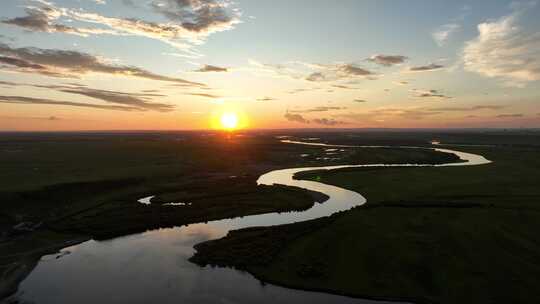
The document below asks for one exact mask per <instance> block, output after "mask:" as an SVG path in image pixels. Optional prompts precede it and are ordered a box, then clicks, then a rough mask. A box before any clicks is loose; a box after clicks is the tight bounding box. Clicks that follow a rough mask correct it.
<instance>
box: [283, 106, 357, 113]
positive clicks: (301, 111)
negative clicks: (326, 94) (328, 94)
mask: <svg viewBox="0 0 540 304" xmlns="http://www.w3.org/2000/svg"><path fill="white" fill-rule="evenodd" d="M345 109H347V108H345V107H327V106H320V107H315V108H310V109H305V110H290V111H289V112H290V113H313V112H327V111H334V110H345Z"/></svg>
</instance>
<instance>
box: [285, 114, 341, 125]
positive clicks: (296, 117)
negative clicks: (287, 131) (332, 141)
mask: <svg viewBox="0 0 540 304" xmlns="http://www.w3.org/2000/svg"><path fill="white" fill-rule="evenodd" d="M284 117H285V119H287V120H288V121H292V122H298V123H302V124H309V123H314V124H318V125H323V126H337V125H345V124H348V123H347V122H345V121H341V120H335V119H333V118H314V119H312V120H309V119H307V118H305V117H304V116H303V115H301V114H295V113H291V112H289V111H287V112H286V113H285V115H284Z"/></svg>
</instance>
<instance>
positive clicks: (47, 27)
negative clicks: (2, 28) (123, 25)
mask: <svg viewBox="0 0 540 304" xmlns="http://www.w3.org/2000/svg"><path fill="white" fill-rule="evenodd" d="M25 13H26V16H22V17H15V18H11V19H4V20H2V21H0V22H1V23H3V24H8V25H13V26H18V27H21V28H23V29H25V30H28V31H35V32H47V33H65V34H74V35H79V36H88V35H91V34H96V35H97V34H115V32H114V31H110V30H104V29H99V28H75V27H72V26H67V25H64V24H60V23H55V21H56V20H57V19H58V18H60V17H61V16H62V15H63V13H64V11H63V10H61V9H59V8H56V7H54V6H44V7H34V6H32V7H27V8H25Z"/></svg>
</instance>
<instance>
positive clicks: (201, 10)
mask: <svg viewBox="0 0 540 304" xmlns="http://www.w3.org/2000/svg"><path fill="white" fill-rule="evenodd" d="M96 1H98V2H104V1H102V0H96ZM38 2H39V3H40V4H41V5H40V6H39V7H36V6H28V7H26V11H25V12H26V15H25V16H22V17H15V18H11V19H6V20H3V21H2V22H3V23H5V24H10V25H14V26H19V27H21V28H24V29H26V30H30V31H40V32H50V33H53V32H60V33H65V34H75V35H81V36H88V35H94V34H96V35H98V34H108V35H117V36H127V35H130V36H142V37H146V38H150V39H155V40H159V41H162V42H165V43H168V44H169V45H171V46H173V47H176V48H179V49H183V50H184V51H185V52H188V53H190V52H192V51H190V49H191V48H192V47H193V45H198V44H201V43H203V42H204V41H205V39H206V38H207V37H208V36H209V35H210V34H213V33H216V32H221V31H226V30H230V29H233V28H234V26H235V25H236V24H238V23H240V16H241V11H240V10H239V9H238V8H234V7H233V6H234V5H233V3H232V2H229V1H225V0H223V1H222V0H154V1H151V2H150V3H149V4H150V6H151V8H152V10H153V11H154V12H155V13H158V14H160V15H162V16H164V17H165V18H167V19H168V21H169V22H165V23H157V22H152V21H146V20H142V19H136V18H115V17H107V16H103V15H100V14H97V13H93V12H86V11H83V10H74V9H69V8H65V7H57V6H55V5H54V4H53V3H50V2H47V1H38ZM123 3H124V4H125V5H128V6H131V7H135V6H134V2H133V1H130V0H123ZM71 20H75V21H79V22H84V23H90V24H95V25H98V27H86V28H82V27H80V28H77V27H73V26H68V25H66V24H63V23H62V22H64V23H65V22H69V21H71ZM104 27H105V28H104Z"/></svg>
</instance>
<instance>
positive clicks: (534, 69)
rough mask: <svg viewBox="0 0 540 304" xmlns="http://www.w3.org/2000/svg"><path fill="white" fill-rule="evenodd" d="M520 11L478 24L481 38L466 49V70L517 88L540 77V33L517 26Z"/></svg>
mask: <svg viewBox="0 0 540 304" xmlns="http://www.w3.org/2000/svg"><path fill="white" fill-rule="evenodd" d="M520 14H521V11H516V12H514V13H513V14H511V15H508V16H504V17H502V18H500V19H499V20H496V21H491V22H484V23H481V24H479V25H478V37H476V38H475V39H473V40H471V41H468V42H467V43H466V45H465V48H464V50H463V55H462V60H463V64H464V68H465V70H466V71H470V72H475V73H478V74H480V75H483V76H486V77H490V78H498V79H502V80H503V81H504V84H505V85H509V86H516V87H523V86H524V85H525V84H527V83H528V82H531V81H537V80H540V32H534V33H528V32H525V31H524V30H523V29H522V28H521V27H520V26H518V25H517V20H518V18H519V16H520Z"/></svg>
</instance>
